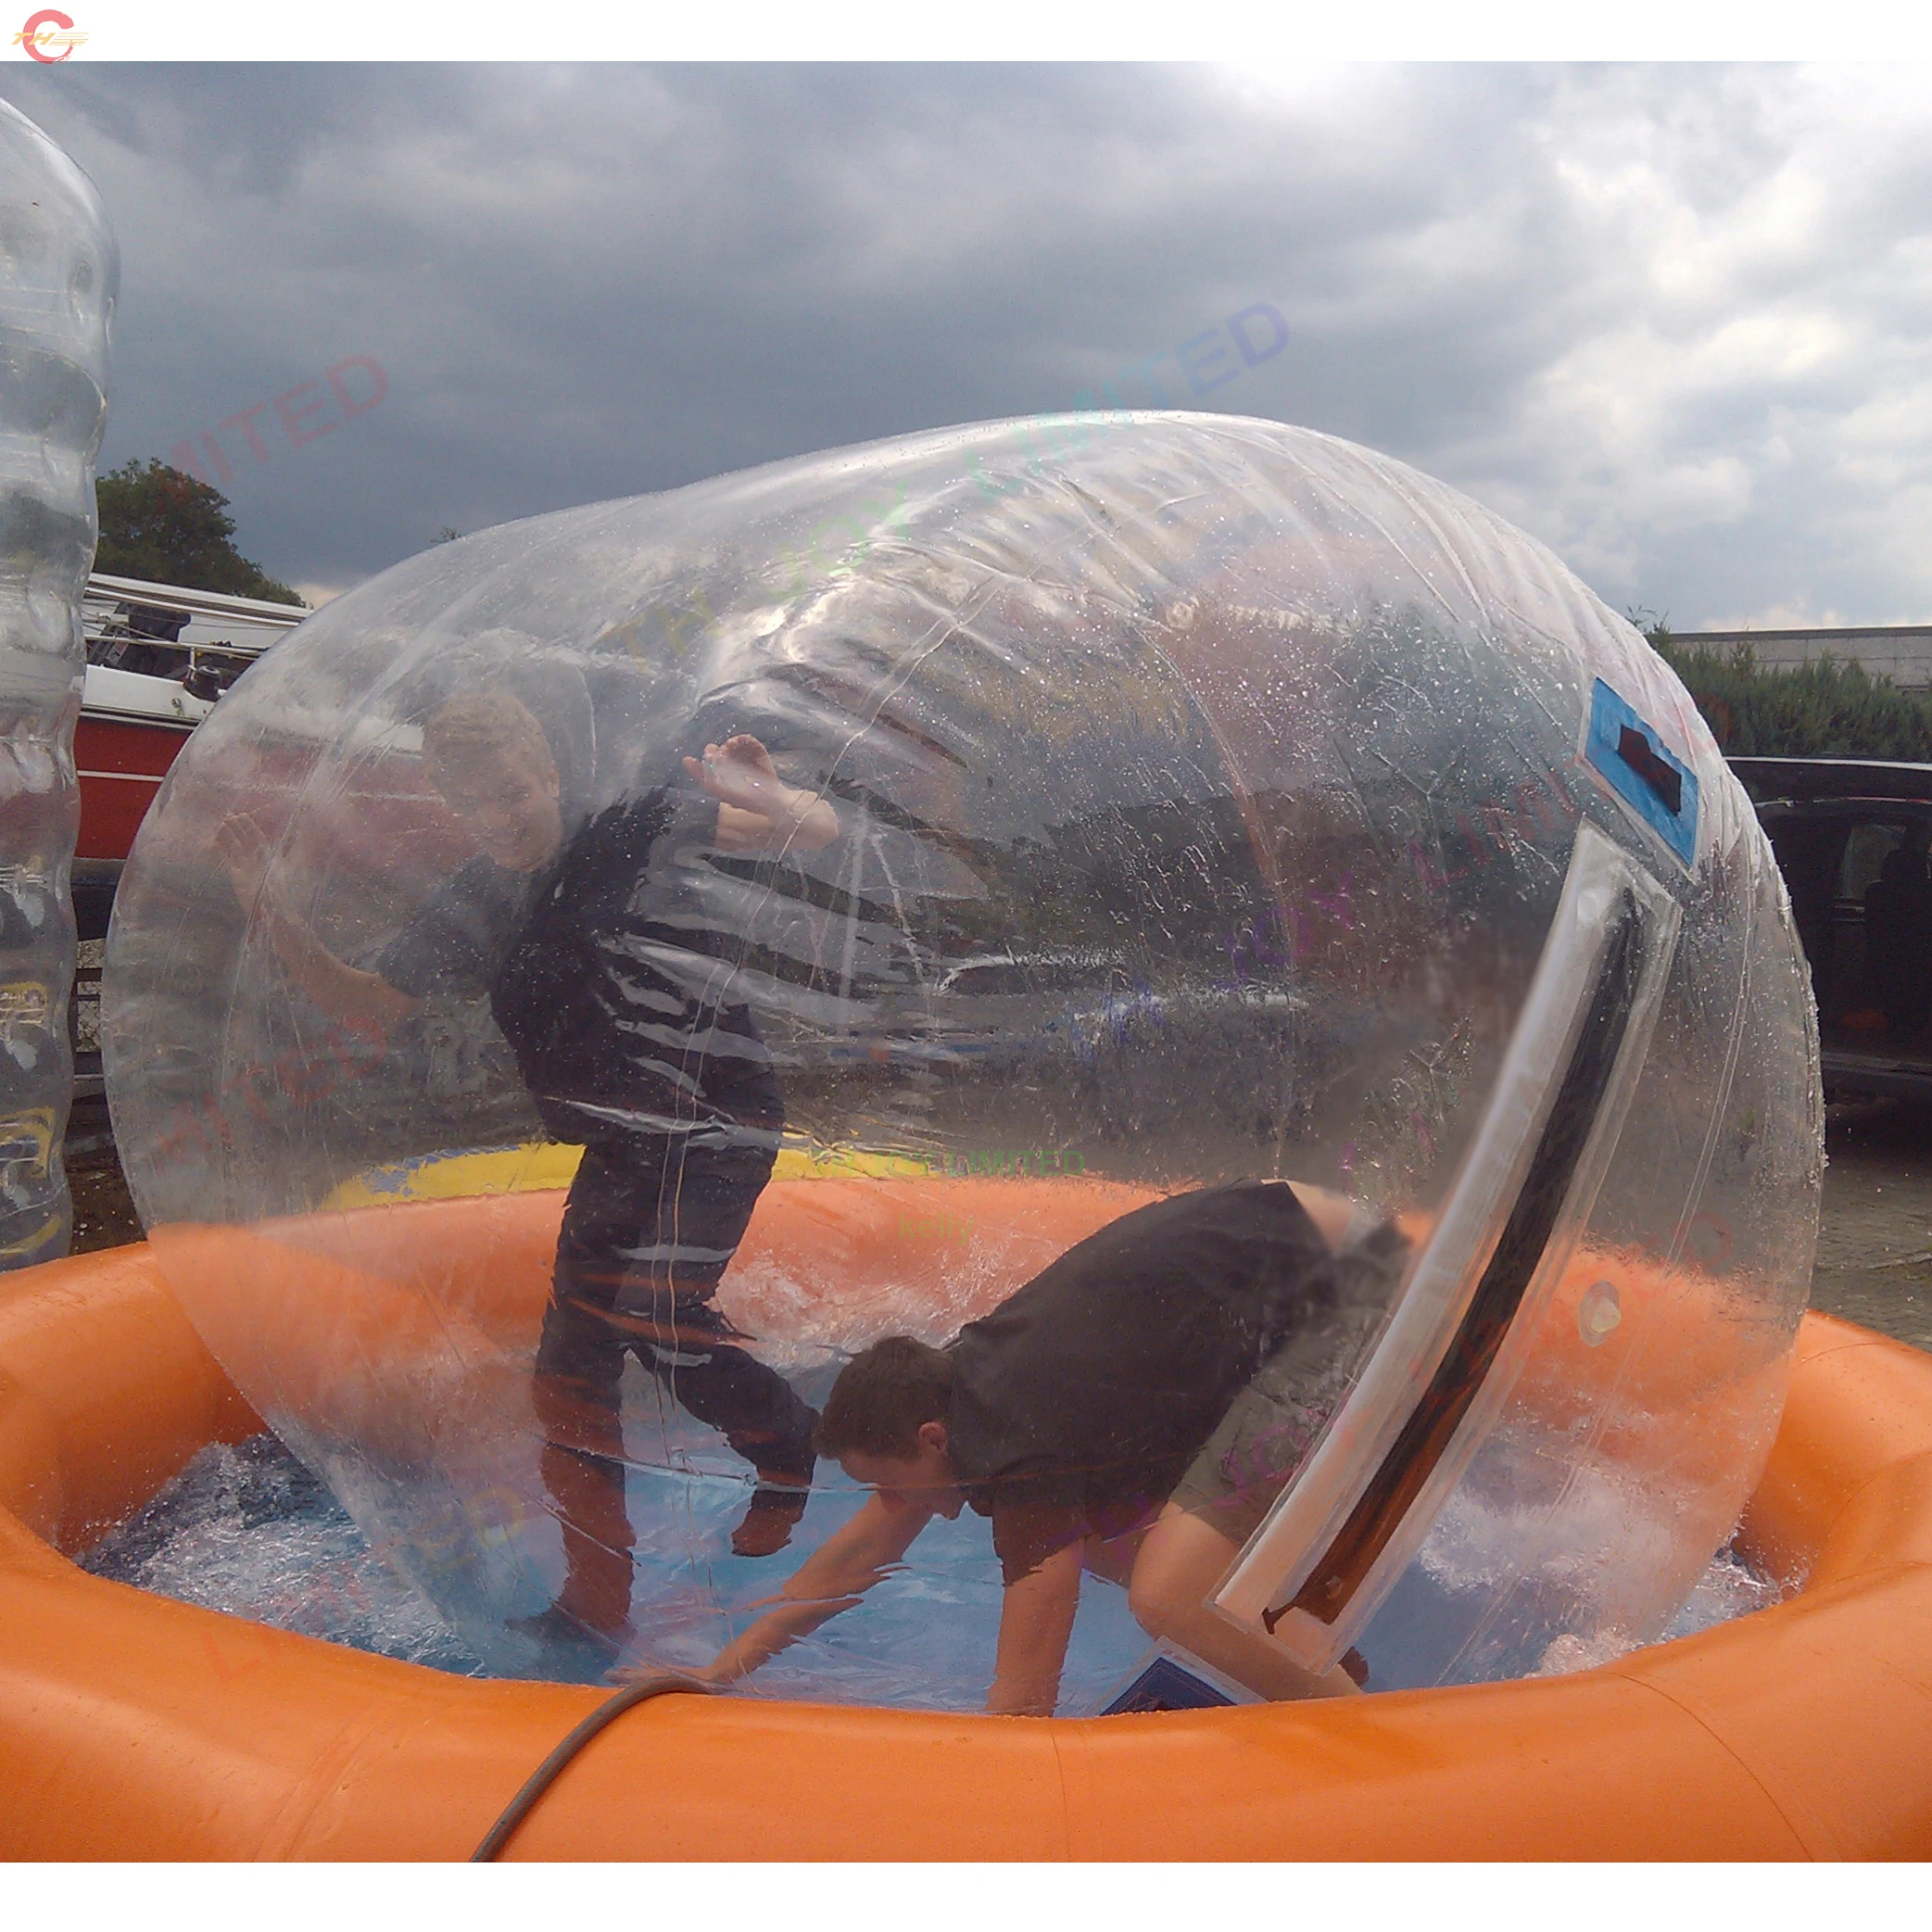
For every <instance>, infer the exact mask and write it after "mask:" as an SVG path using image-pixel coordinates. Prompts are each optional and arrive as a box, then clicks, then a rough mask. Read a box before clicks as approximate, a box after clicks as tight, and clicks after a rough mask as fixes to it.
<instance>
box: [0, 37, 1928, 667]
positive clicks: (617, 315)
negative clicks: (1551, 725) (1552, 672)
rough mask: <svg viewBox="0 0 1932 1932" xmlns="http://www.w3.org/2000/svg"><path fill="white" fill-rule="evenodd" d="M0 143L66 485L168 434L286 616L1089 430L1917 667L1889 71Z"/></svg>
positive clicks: (1897, 147)
mask: <svg viewBox="0 0 1932 1932" xmlns="http://www.w3.org/2000/svg"><path fill="white" fill-rule="evenodd" d="M0 95H5V96H6V98H7V99H9V100H11V101H12V102H13V103H14V104H15V105H16V106H18V107H20V108H21V109H22V110H23V111H24V112H25V113H27V114H29V115H30V116H32V118H33V119H34V120H37V121H39V122H40V123H41V125H42V126H43V127H44V128H45V129H47V131H48V132H49V133H51V134H53V135H54V136H55V138H56V139H57V140H58V141H60V142H61V143H62V144H63V145H65V146H66V147H67V148H68V149H69V152H70V153H71V154H73V155H74V156H75V157H76V158H77V159H79V160H80V162H81V163H82V166H83V167H85V168H86V169H87V170H88V171H89V172H90V173H91V174H92V175H93V177H94V179H95V182H96V183H98V185H99V186H100V189H101V191H102V193H103V195H104V196H105V197H106V200H107V206H108V208H109V211H110V213H111V215H112V218H113V220H114V221H115V224H116V227H117V229H118V232H119V234H120V242H121V249H122V258H123V270H122V275H123V280H122V297H121V310H120V323H119V330H118V337H117V341H118V351H117V387H116V392H115V396H114V401H113V415H112V420H111V422H110V424H109V428H108V432H107V446H106V448H105V449H104V451H103V461H104V462H105V463H108V464H111V463H118V462H120V461H124V460H125V459H127V458H129V457H145V456H149V455H166V454H167V453H168V452H169V451H170V449H174V448H177V447H178V446H180V445H181V444H183V442H186V441H190V440H191V439H198V438H201V437H203V436H213V437H214V439H215V446H216V449H217V450H218V451H219V453H220V461H221V463H223V464H225V465H226V467H227V469H228V471H229V472H230V475H229V477H228V478H226V479H222V478H221V477H220V473H219V471H216V472H215V473H214V474H216V476H217V480H221V486H222V487H223V488H224V490H225V491H226V492H227V494H228V495H229V497H230V499H232V502H233V504H234V514H235V517H236V519H237V522H238V524H239V526H240V529H239V541H240V543H241V546H242V548H243V549H244V550H245V551H246V552H247V553H248V554H249V555H251V556H253V557H254V558H255V559H256V560H257V561H258V562H260V563H262V564H263V565H264V566H266V567H267V568H268V569H269V570H270V571H271V572H272V573H273V574H275V575H279V576H281V577H284V579H286V580H288V581H290V582H292V583H294V584H296V585H297V586H298V587H301V588H303V589H304V590H305V591H307V592H308V593H309V595H310V596H311V597H316V596H321V595H325V594H327V593H329V592H332V591H334V590H337V589H341V588H345V587H347V586H349V585H351V584H354V583H356V582H358V581H360V579H361V578H363V577H365V576H367V575H371V574H373V572H375V571H378V570H381V569H382V568H384V567H385V565H387V564H389V563H392V562H396V561H397V560H398V558H401V557H404V556H407V555H409V554H410V553H411V552H413V551H415V550H417V549H422V548H423V546H425V545H427V544H428V543H430V542H431V541H433V540H434V539H435V537H436V535H437V533H438V531H439V530H440V529H441V528H443V527H444V526H446V525H447V526H450V527H454V528H457V529H461V530H463V531H466V532H467V531H471V530H475V529H479V528H481V527H483V526H484V525H486V524H494V523H499V522H502V521H504V520H506V519H508V518H511V517H518V516H524V515H528V514H530V513H532V512H535V511H545V510H551V509H556V508H560V507H562V506H564V505H568V504H573V503H580V502H587V501H590V500H593V499H599V498H603V497H612V496H623V495H629V494H632V493H634V492H637V491H641V490H655V489H663V488H666V487H670V486H676V485H677V484H681V483H686V482H689V481H691V480H693V479H695V478H698V477H702V476H707V475H711V474H716V473H718V472H720V471H725V470H731V469H738V468H740V467H743V466H745V465H748V464H751V463H757V462H762V461H767V460H770V459H773V458H777V457H783V456H789V455H793V454H797V453H799V452H802V451H806V450H811V449H818V448H828V447H830V446H833V445H836V444H840V443H851V442H857V441H862V440H865V439H867V438H870V437H874V436H890V435H893V434H895V433H898V432H901V431H906V430H914V429H920V428H927V427H932V426H936V425H940V424H944V423H959V422H967V421H972V420H975V419H979V418H985V417H991V416H1003V415H1010V414H1018V413H1023V412H1029V411H1033V410H1061V409H1066V408H1068V407H1070V406H1072V405H1073V403H1074V401H1075V399H1076V398H1077V397H1079V396H1080V394H1081V393H1082V392H1085V394H1086V395H1088V396H1090V397H1100V398H1105V396H1106V395H1107V394H1108V393H1109V392H1108V391H1107V390H1106V389H1105V387H1104V385H1106V384H1108V383H1112V385H1113V389H1112V392H1111V393H1112V394H1113V396H1115V397H1117V398H1118V399H1119V400H1120V401H1122V402H1127V403H1132V404H1137V405H1141V406H1154V405H1155V404H1157V403H1160V402H1164V401H1165V402H1168V403H1172V404H1174V405H1177V406H1182V405H1185V406H1193V407H1198V408H1208V409H1221V410H1228V411H1230V412H1233V413H1240V414H1247V415H1255V416H1265V417H1272V418H1276V419H1279V420H1281V421H1283V422H1290V423H1307V424H1310V425H1312V426H1314V427H1316V428H1319V429H1322V430H1327V431H1331V432H1333V433H1334V434H1336V435H1340V436H1348V437H1352V438H1354V439H1356V440H1357V441H1360V442H1363V443H1367V444H1370V445H1371V446H1373V447H1374V448H1379V449H1383V450H1387V451H1389V452H1391V453H1393V454H1395V455H1397V456H1399V457H1402V458H1404V459H1405V460H1406V461H1409V462H1412V463H1415V464H1417V465H1418V466H1420V467H1421V468H1422V469H1424V470H1427V471H1430V472H1432V473H1433V474H1436V475H1439V476H1442V477H1445V478H1446V479H1448V480H1449V481H1451V482H1453V483H1455V484H1457V485H1458V486H1460V487H1461V488H1463V489H1465V490H1468V491H1469V492H1471V494H1472V495H1474V496H1476V497H1477V498H1479V499H1482V500H1483V501H1484V502H1485V503H1488V504H1490V505H1491V506H1493V507H1494V508H1496V509H1497V510H1499V511H1502V512H1503V513H1504V514H1505V515H1507V516H1509V517H1510V518H1512V519H1514V520H1515V521H1517V522H1518V523H1521V524H1523V525H1524V526H1525V527H1527V528H1528V529H1530V530H1531V531H1533V532H1534V534H1535V535H1537V536H1538V537H1542V538H1543V539H1544V540H1545V541H1546V542H1547V543H1549V544H1550V545H1552V546H1553V547H1554V548H1555V549H1557V550H1558V551H1559V553H1560V554H1561V555H1562V556H1563V557H1564V558H1565V559H1566V560H1567V561H1568V562H1570V563H1571V564H1572V567H1573V568H1575V569H1576V570H1577V571H1578V572H1579V573H1580V574H1581V575H1583V577H1584V578H1585V580H1586V581H1587V582H1588V583H1589V584H1591V585H1592V586H1593V587H1595V588H1596V589H1597V591H1598V592H1599V593H1600V594H1601V595H1602V596H1603V597H1605V598H1606V599H1607V600H1609V601H1610V602H1611V603H1612V604H1614V605H1615V606H1617V607H1618V608H1620V609H1628V608H1632V607H1637V606H1641V607H1647V608H1648V609H1650V610H1654V611H1657V612H1667V613H1668V615H1669V617H1670V620H1671V622H1672V623H1673V625H1675V626H1677V627H1679V628H1696V627H1715V626H1720V625H1728V624H1737V623H1755V624H1759V625H1772V624H1777V623H1800V624H1802V623H1820V624H1834V623H1866V622H1872V623H1911V622H1927V621H1932V89H1928V88H1927V87H1926V84H1925V75H1924V74H1923V73H1922V72H1918V71H1913V70H1911V69H1906V70H1902V71H1899V70H1892V71H1888V70H1886V69H1795V68H1785V67H1746V68H1723V67H1708V66H1698V67H1666V68H1658V67H1621V68H1620V67H1593V68H1570V69H1556V68H1522V67H1513V68H1505V67H1480V66H1476V67H1471V66H1457V67H1433V68H1432V67H1391V68H1372V67H1370V68H1361V67H1357V68H1341V69H1323V70H1302V71H1289V70H1285V69H1243V68H1240V67H1233V66H1228V67H1168V68H1163V67H1086V68H1080V67H1052V68H1049V67H980V68H975V67H916V66H915V67H905V66H895V67H879V68H858V67H843V68H827V67H819V68H811V67H802V68H771V67H749V68H747V67H728V68H727V67H674V68H659V69H650V68H631V67H587V68H550V67H475V68H464V67H441V68H436V67H387V68H385V67H355V68H347V67H274V66H269V67H248V68H242V67H234V68H219V67H217V68H210V67H198V68H187V67H182V68H145V69H143V68H132V67H129V68H114V67H109V66H106V65H98V64H97V65H93V66H86V67H83V66H82V65H80V64H79V63H75V64H73V65H71V66H64V67H61V68H58V69H39V70H29V69H26V68H24V67H9V68H7V69H5V70H4V71H0ZM1267 309H1274V310H1277V311H1278V312H1279V314H1280V315H1281V317H1282V318H1283V319H1284V321H1285V324H1286V328H1287V341H1286V346H1285V347H1279V348H1275V349H1274V350H1273V352H1271V353H1270V352H1269V350H1270V348H1271V346H1272V345H1273V344H1274V343H1275V342H1276V341H1277V340H1278V333H1277V331H1276V328H1275V325H1274V324H1273V322H1271V321H1270V320H1269V317H1268V316H1267V314H1266V310H1267ZM1244 310H1250V311H1254V312H1253V313H1251V314H1250V315H1249V316H1248V318H1247V320H1246V322H1244V324H1243V327H1244V330H1245V332H1246V339H1247V341H1248V343H1249V346H1250V348H1251V349H1252V350H1253V351H1254V354H1255V360H1254V362H1253V365H1252V366H1249V365H1248V363H1247V362H1246V361H1245V360H1243V359H1242V358H1241V357H1240V356H1239V355H1237V354H1236V353H1235V352H1234V351H1233V349H1232V348H1231V347H1229V346H1228V345H1229V342H1230V338H1229V337H1228V335H1227V334H1226V322H1227V318H1229V317H1230V316H1232V315H1236V314H1238V313H1240V312H1241V311H1244ZM1204 337H1207V338H1209V339H1208V340H1207V341H1205V342H1204V340H1203V338H1204ZM1177 348H1185V349H1186V350H1187V352H1188V355H1189V358H1190V360H1191V361H1192V362H1193V367H1194V371H1195V376H1196V379H1197V380H1202V381H1205V382H1209V383H1211V384H1212V385H1213V387H1212V391H1211V393H1209V394H1206V395H1204V396H1201V397H1198V398H1197V397H1195V396H1193V395H1192V394H1191V393H1190V390H1189V386H1188V378H1187V377H1186V375H1185V374H1184V373H1183V372H1182V370H1181V365H1180V363H1179V362H1178V361H1177V360H1176V357H1175V355H1174V351H1175V350H1176V349H1177ZM1217 350H1219V353H1218V354H1217V353H1216V351H1217ZM331 372H334V373H335V384H334V385H333V386H332V384H331V382H330V373H331ZM338 392H339V393H338ZM277 398H282V402H283V408H282V410H280V411H278V409H277ZM250 410H257V411H258V413H256V414H254V415H252V416H246V418H245V412H247V411H250ZM251 433H252V436H253V437H254V438H255V444H254V446H253V447H251V443H250V440H249V438H250V435H251ZM195 447H196V448H197V449H200V450H203V451H206V450H207V447H208V446H207V445H206V444H205V443H202V442H199V441H196V442H195ZM204 461H212V459H210V458H208V457H206V456H205V457H204Z"/></svg>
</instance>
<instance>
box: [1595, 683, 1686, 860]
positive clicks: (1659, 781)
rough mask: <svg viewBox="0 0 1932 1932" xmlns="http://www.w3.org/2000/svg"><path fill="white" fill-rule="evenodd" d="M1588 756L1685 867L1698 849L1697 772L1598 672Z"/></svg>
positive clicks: (1613, 788) (1617, 792) (1614, 788)
mask: <svg viewBox="0 0 1932 1932" xmlns="http://www.w3.org/2000/svg"><path fill="white" fill-rule="evenodd" d="M1584 756H1585V758H1586V759H1587V760H1588V761H1589V763H1590V764H1591V765H1592V766H1593V767H1594V768H1595V769H1596V770H1597V772H1598V773H1599V774H1600V775H1601V776H1602V777H1603V778H1604V780H1605V781H1606V782H1607V783H1608V784H1609V786H1610V789H1611V790H1612V791H1614V792H1615V793H1616V794H1617V796H1618V797H1619V798H1620V799H1622V800H1623V802H1624V803H1625V804H1626V805H1628V806H1629V807H1630V809H1631V810H1632V811H1633V812H1635V814H1636V815H1637V816H1638V817H1639V818H1641V819H1642V820H1643V821H1644V823H1645V824H1646V825H1647V826H1648V827H1650V829H1651V830H1652V831H1654V832H1655V833H1656V834H1657V835H1658V837H1659V838H1661V840H1663V842H1664V843H1665V844H1666V845H1668V846H1669V847H1670V849H1671V850H1672V851H1673V852H1675V853H1676V854H1677V856H1678V857H1679V858H1680V859H1681V860H1683V862H1684V864H1685V865H1686V866H1687V865H1689V864H1690V863H1691V861H1692V859H1693V858H1694V857H1695V856H1696V853H1697V849H1698V775H1697V774H1696V773H1695V772H1694V771H1692V770H1691V768H1690V767H1689V766H1688V765H1687V764H1685V762H1684V761H1683V759H1681V758H1679V757H1678V756H1677V754H1676V753H1675V752H1674V751H1672V750H1671V748H1670V747H1669V746H1668V745H1667V744H1665V743H1664V741H1663V734H1662V733H1661V731H1659V730H1658V729H1657V727H1656V726H1654V725H1648V724H1646V723H1645V722H1644V720H1643V719H1642V718H1640V717H1638V716H1637V714H1636V713H1635V712H1634V711H1633V710H1632V709H1631V708H1630V706H1629V705H1628V704H1626V703H1625V702H1624V701H1623V699H1622V698H1620V697H1619V696H1618V695H1617V694H1616V692H1615V691H1613V690H1611V689H1610V686H1609V685H1607V684H1605V683H1604V681H1603V680H1602V678H1600V677H1599V678H1598V679H1597V688H1596V690H1595V691H1594V693H1593V694H1592V696H1591V701H1590V735H1589V739H1588V740H1587V741H1586V743H1585V747H1584Z"/></svg>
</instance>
